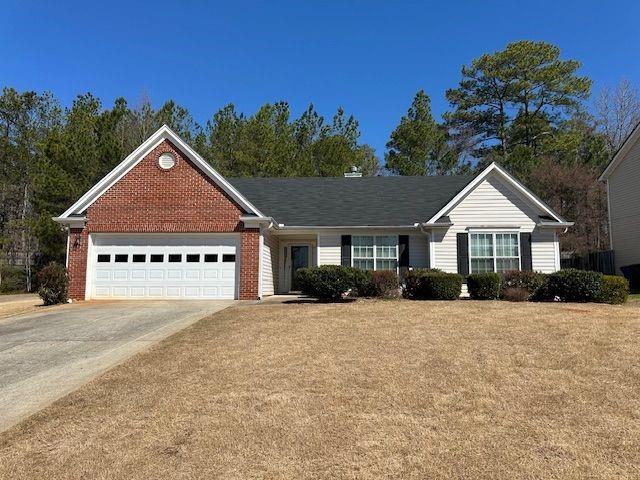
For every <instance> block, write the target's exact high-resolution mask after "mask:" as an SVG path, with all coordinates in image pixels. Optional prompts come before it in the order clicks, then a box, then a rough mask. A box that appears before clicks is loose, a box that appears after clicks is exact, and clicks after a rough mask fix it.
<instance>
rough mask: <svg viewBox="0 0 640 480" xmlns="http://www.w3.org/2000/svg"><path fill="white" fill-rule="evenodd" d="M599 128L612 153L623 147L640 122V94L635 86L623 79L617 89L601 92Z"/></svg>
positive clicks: (597, 104)
mask: <svg viewBox="0 0 640 480" xmlns="http://www.w3.org/2000/svg"><path fill="white" fill-rule="evenodd" d="M596 110H597V116H598V118H597V121H598V126H599V127H600V129H601V130H602V133H604V135H605V137H606V138H607V143H608V146H609V148H610V149H611V151H612V152H615V151H616V150H618V148H620V147H621V146H622V144H623V143H624V141H625V140H626V139H627V137H628V136H629V134H630V133H631V131H632V130H633V129H634V128H635V126H636V125H637V124H638V123H639V122H640V94H639V93H638V89H637V87H636V86H635V85H633V84H631V83H630V82H629V80H627V79H626V78H622V79H621V80H620V83H618V86H617V87H616V88H615V89H611V88H608V87H605V88H603V89H602V90H601V91H600V96H599V97H598V99H597V100H596Z"/></svg>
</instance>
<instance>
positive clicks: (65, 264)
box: [64, 229, 71, 270]
mask: <svg viewBox="0 0 640 480" xmlns="http://www.w3.org/2000/svg"><path fill="white" fill-rule="evenodd" d="M70 242H71V229H67V257H66V258H65V260H64V268H66V269H67V270H69V243H70Z"/></svg>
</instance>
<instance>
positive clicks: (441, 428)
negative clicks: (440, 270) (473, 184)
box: [0, 301, 640, 479]
mask: <svg viewBox="0 0 640 480" xmlns="http://www.w3.org/2000/svg"><path fill="white" fill-rule="evenodd" d="M638 477H640V305H639V304H637V303H636V304H634V305H629V306H624V307H611V306H605V305H577V304H573V305H570V304H566V305H558V304H511V303H499V302H483V303H480V302H472V301H457V302H410V301H387V302H383V301H378V302H376V301H365V302H358V303H354V304H341V305H313V304H306V305H266V306H249V307H238V308H233V309H229V310H226V311H224V312H222V313H220V314H217V315H214V316H212V317H210V318H207V319H204V320H202V321H200V322H199V323H197V324H195V325H194V326H192V327H191V328H189V329H187V330H185V331H183V332H181V333H179V334H177V335H175V336H173V337H171V338H170V339H168V340H166V341H164V342H163V343H161V344H160V345H159V346H157V347H155V348H153V349H152V350H150V351H148V352H145V353H143V354H140V355H137V356H136V357H134V358H133V359H132V360H130V361H128V362H126V363H125V364H123V365H121V366H119V367H117V368H115V369H113V370H111V371H110V372H108V373H106V374H105V375H103V376H102V377H100V378H99V379H97V380H95V381H93V382H92V383H90V384H88V385H86V386H85V387H83V388H81V389H80V390H78V391H76V392H75V393H73V394H71V395H69V396H68V397H66V398H64V399H62V400H61V401H58V402H57V403H55V404H54V405H52V406H51V407H50V408H48V409H46V410H44V411H42V412H41V413H39V414H37V415H35V416H33V417H31V418H30V419H29V420H27V421H26V422H23V423H22V424H20V425H18V426H17V427H15V428H14V429H12V430H10V431H8V432H5V433H4V434H2V435H0V478H7V479H9V478H11V479H20V478H43V479H45V478H46V479H63V478H64V479H79V478H84V479H103V478H104V479H107V478H109V479H112V478H119V479H151V478H189V479H191V478H231V479H234V478H237V479H246V478H269V479H277V478H287V479H301V478H354V479H355V478H416V479H423V478H506V479H514V478H528V479H533V478H562V479H567V478H576V479H578V478H580V479H583V478H621V479H622V478H625V479H627V478H638Z"/></svg>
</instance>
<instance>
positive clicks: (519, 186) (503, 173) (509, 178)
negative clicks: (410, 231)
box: [427, 162, 567, 223]
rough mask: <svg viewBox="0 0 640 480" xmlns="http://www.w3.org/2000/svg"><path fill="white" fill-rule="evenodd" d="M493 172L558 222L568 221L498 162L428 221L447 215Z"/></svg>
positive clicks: (484, 171) (431, 221)
mask: <svg viewBox="0 0 640 480" xmlns="http://www.w3.org/2000/svg"><path fill="white" fill-rule="evenodd" d="M491 172H496V173H497V174H499V175H500V176H501V177H502V178H503V179H504V180H506V182H507V183H509V184H510V185H511V186H513V187H514V188H515V189H516V190H517V191H518V192H519V193H521V194H522V196H523V197H524V198H525V199H526V200H528V201H529V202H530V203H531V204H533V205H535V206H536V207H538V208H539V209H540V210H542V211H543V212H545V213H548V214H549V215H550V216H552V217H553V218H555V219H556V220H557V221H558V222H561V223H567V222H565V220H564V219H563V218H562V217H561V216H559V215H558V214H557V213H555V212H554V211H553V210H551V208H550V207H549V206H548V205H547V204H546V203H544V202H543V201H542V200H540V199H539V198H538V197H537V196H536V195H535V194H534V193H533V192H532V191H531V190H529V189H528V188H526V187H525V186H524V185H522V183H520V182H519V181H518V180H516V179H515V178H514V177H512V176H511V175H510V174H509V172H507V171H506V170H505V169H503V168H502V167H500V166H499V165H498V164H497V163H495V162H494V163H492V164H491V165H489V166H488V167H487V168H485V169H484V170H483V171H482V172H481V173H480V174H479V175H478V176H476V177H475V178H474V179H473V180H471V181H470V182H469V183H468V184H467V186H466V187H464V188H463V189H462V190H461V191H460V192H459V193H458V194H457V195H456V196H455V197H453V198H452V199H451V200H450V201H449V203H447V204H446V205H445V206H444V207H442V208H441V209H440V211H438V213H436V214H435V215H434V216H433V217H431V218H430V219H429V220H428V221H427V223H434V222H435V221H436V220H438V219H439V218H440V217H442V216H443V215H446V214H447V213H448V212H449V211H450V210H451V209H452V208H453V207H455V206H456V205H457V204H458V203H460V201H461V200H462V199H463V198H465V197H466V196H467V195H468V194H469V193H471V192H472V191H473V190H474V189H475V188H476V187H477V186H478V185H480V183H481V182H482V181H483V180H484V179H485V178H487V176H488V175H489V174H490V173H491Z"/></svg>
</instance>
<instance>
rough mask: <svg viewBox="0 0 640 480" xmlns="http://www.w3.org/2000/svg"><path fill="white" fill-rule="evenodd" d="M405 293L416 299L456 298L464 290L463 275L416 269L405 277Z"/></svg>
mask: <svg viewBox="0 0 640 480" xmlns="http://www.w3.org/2000/svg"><path fill="white" fill-rule="evenodd" d="M404 283H405V286H404V294H405V296H406V297H407V298H411V299H414V300H456V299H458V298H459V297H460V292H461V291H462V275H458V274H457V273H445V272H441V271H438V270H430V269H415V270H411V271H409V272H407V274H406V275H405V278H404Z"/></svg>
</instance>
